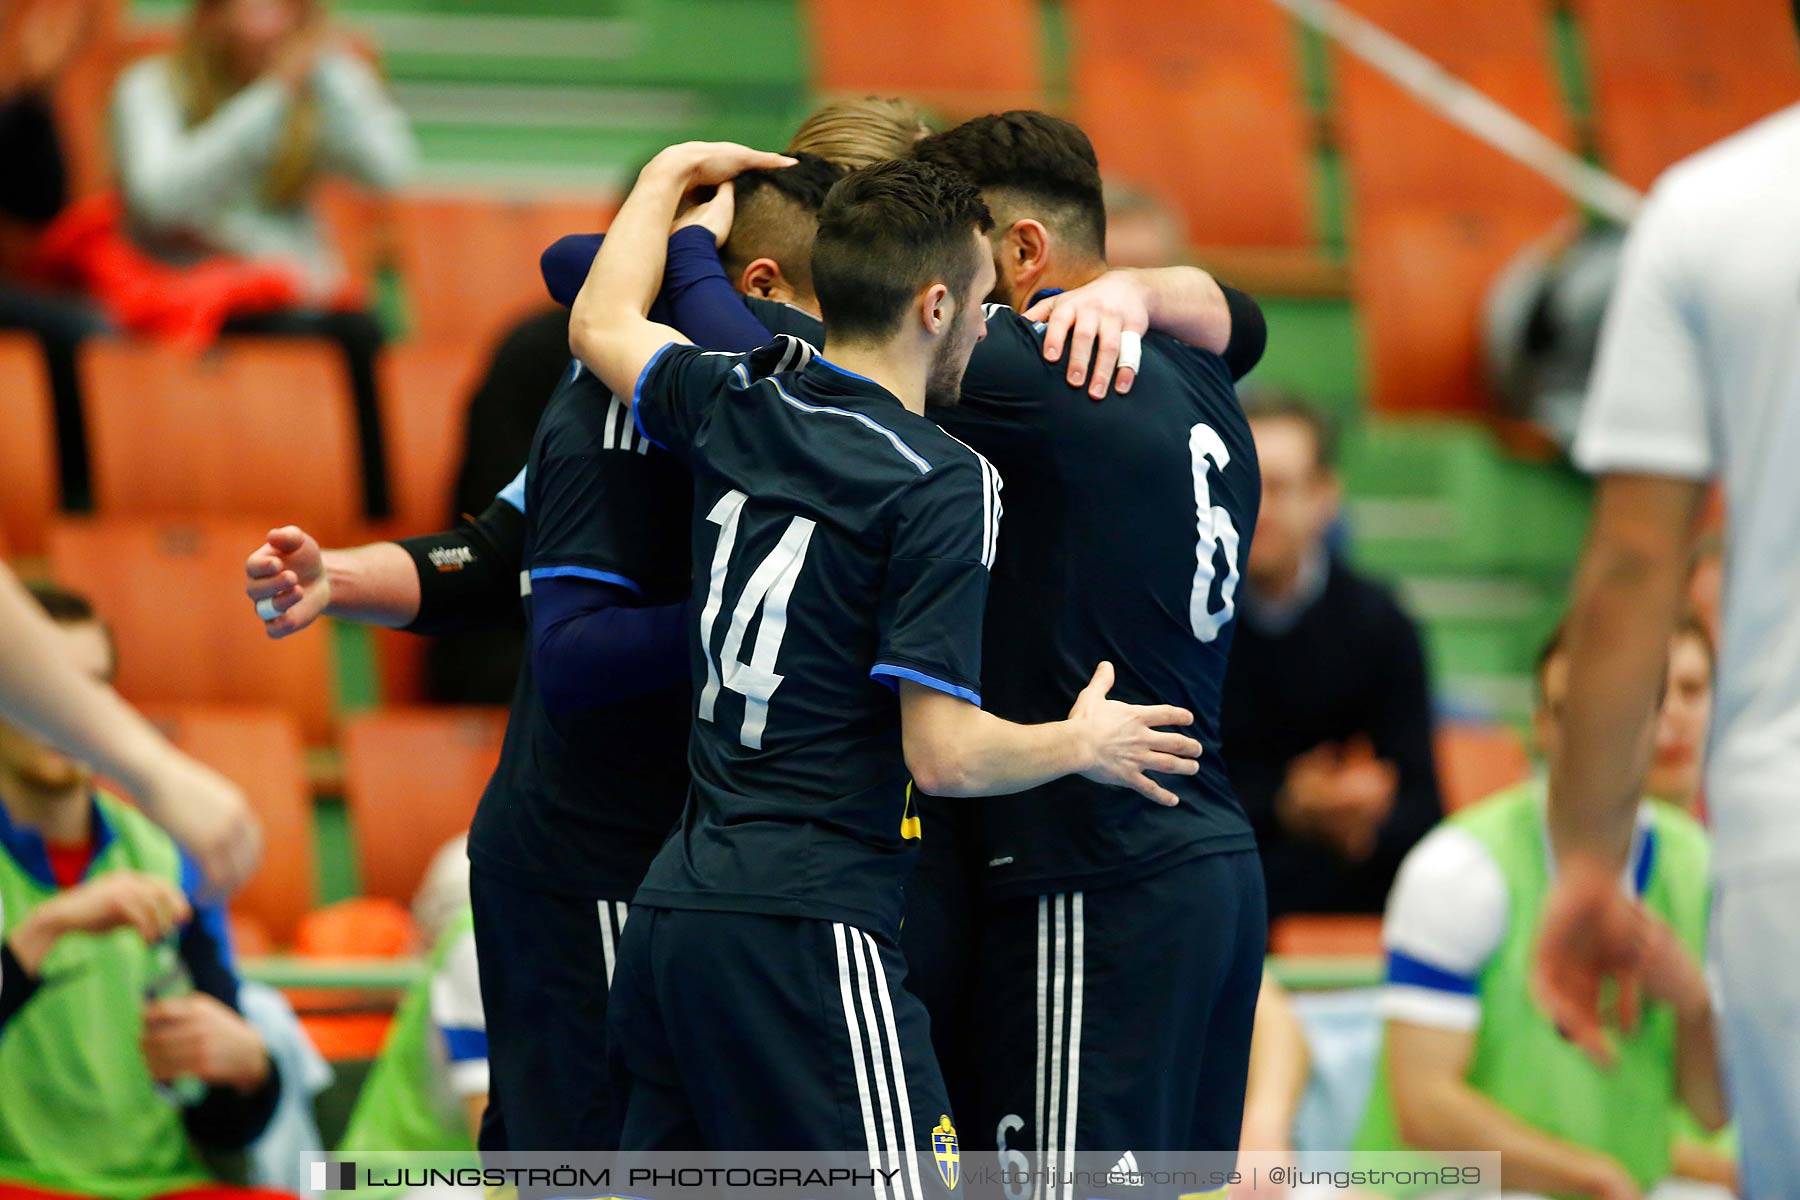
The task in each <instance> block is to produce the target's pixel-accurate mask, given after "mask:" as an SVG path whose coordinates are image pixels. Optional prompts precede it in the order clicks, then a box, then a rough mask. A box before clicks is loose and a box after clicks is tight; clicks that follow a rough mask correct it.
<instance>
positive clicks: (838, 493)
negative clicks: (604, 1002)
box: [637, 337, 999, 936]
mask: <svg viewBox="0 0 1800 1200" xmlns="http://www.w3.org/2000/svg"><path fill="white" fill-rule="evenodd" d="M784 369H785V370H786V372H787V373H785V374H782V373H780V372H781V371H783V370H784ZM638 392H639V395H638V400H637V416H638V419H639V421H640V423H641V426H642V429H643V431H644V432H645V433H646V434H647V435H648V436H649V437H650V438H652V439H654V440H655V441H656V442H658V443H659V444H662V445H665V446H667V447H668V448H669V449H670V450H671V451H673V452H674V454H675V455H676V456H677V457H679V458H683V459H685V460H687V462H688V464H689V466H690V467H691V468H692V470H693V474H694V493H693V497H694V502H693V529H694V532H693V538H692V543H693V576H694V587H693V593H692V600H691V603H692V605H693V612H694V613H695V614H696V617H695V621H694V626H693V637H692V651H693V667H694V683H695V689H696V691H695V696H694V715H695V721H694V728H693V737H692V740H691V748H690V765H691V766H692V769H693V776H694V784H693V790H692V793H691V797H690V799H689V801H688V804H687V807H686V809H685V810H684V811H683V813H682V817H681V822H680V824H679V826H678V827H677V830H676V833H675V835H674V836H673V837H672V838H671V839H670V841H669V843H668V845H666V846H665V847H664V848H663V850H662V852H661V853H660V854H659V855H657V858H656V861H655V862H654V863H653V864H652V865H651V867H650V871H649V874H648V875H647V876H646V878H645V880H644V886H643V888H642V889H641V890H640V891H639V892H638V897H637V899H638V903H640V904H650V905H657V906H661V907H665V908H688V909H706V910H714V911H733V912H752V913H764V914H770V915H778V916H801V917H812V918H818V919H823V920H831V921H842V922H845V923H848V924H852V925H856V926H859V927H862V928H865V929H870V930H872V931H876V932H883V933H887V934H888V935H890V936H891V935H892V934H893V933H895V932H896V931H897V929H898V927H899V918H900V909H901V892H902V886H903V884H904V882H905V879H906V877H907V875H908V873H909V872H910V870H911V867H912V862H913V858H914V853H915V849H916V839H917V837H918V830H919V826H918V820H917V816H916V814H915V813H913V812H912V811H911V809H910V799H909V783H908V774H907V769H906V762H905V759H904V757H903V756H902V753H901V741H900V714H899V705H898V701H897V699H896V695H895V689H896V688H897V686H898V683H897V681H898V680H900V679H912V680H915V681H917V682H920V683H923V684H925V685H927V686H930V687H934V688H938V689H940V690H943V691H945V692H949V693H951V694H953V695H957V696H962V697H964V698H966V699H968V700H970V701H972V702H974V703H980V695H979V684H980V674H981V623H982V611H983V605H984V603H985V601H986V598H987V582H988V569H989V567H990V565H991V564H992V561H993V555H994V548H995V541H996V537H997V534H998V526H999V480H998V478H997V476H996V475H995V474H994V472H993V469H992V468H991V467H990V466H989V465H988V464H987V463H986V462H985V461H984V460H983V459H982V458H981V457H980V456H979V455H977V454H975V453H974V452H973V451H971V450H970V449H969V448H968V447H967V446H964V445H963V444H961V443H960V442H958V441H956V440H955V439H954V438H951V437H949V436H947V435H945V433H944V432H943V431H942V430H941V429H939V428H938V427H937V426H936V425H935V424H933V423H932V422H930V421H928V420H926V419H925V418H924V417H921V416H918V415H916V414H914V413H912V412H909V411H908V410H907V409H906V408H904V407H903V406H902V405H901V404H900V402H899V400H897V399H896V398H895V397H894V396H893V395H892V393H890V392H888V391H886V390H885V389H884V388H882V387H880V386H879V385H877V384H876V383H874V382H873V381H872V380H869V379H866V378H864V377H862V376H860V375H855V374H852V373H850V372H848V371H845V370H843V369H841V368H839V367H836V366H834V365H832V364H830V363H827V362H825V361H824V360H823V359H820V358H815V357H813V355H812V352H811V350H810V348H809V347H808V346H807V345H806V344H805V343H803V342H800V341H798V340H796V339H793V338H785V337H784V338H778V339H777V340H776V341H775V342H772V343H771V344H770V345H768V346H765V347H763V348H761V349H760V350H756V351H753V352H752V353H750V354H748V355H730V354H719V353H712V352H707V351H702V350H697V349H695V348H693V347H690V346H679V345H670V346H668V347H665V348H664V349H663V350H662V351H661V352H659V354H658V355H657V357H656V358H655V359H653V360H652V362H651V363H650V365H649V366H648V367H646V368H645V370H644V374H643V378H642V379H641V380H640V381H639V384H638Z"/></svg>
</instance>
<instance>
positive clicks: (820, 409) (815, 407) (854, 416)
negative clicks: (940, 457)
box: [764, 364, 931, 475]
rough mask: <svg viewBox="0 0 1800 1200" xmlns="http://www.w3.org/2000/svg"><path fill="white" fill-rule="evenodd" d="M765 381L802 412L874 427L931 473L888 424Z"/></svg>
mask: <svg viewBox="0 0 1800 1200" xmlns="http://www.w3.org/2000/svg"><path fill="white" fill-rule="evenodd" d="M827 365H829V364H827ZM840 369H841V368H840ZM845 374H849V372H847V371H846V372H845ZM764 382H765V383H772V384H774V385H775V390H776V391H777V392H779V393H780V394H781V398H782V399H783V400H785V401H787V402H788V403H789V404H791V405H792V406H794V407H795V408H797V409H799V410H800V411H801V412H807V413H831V414H833V415H835V416H839V417H849V418H850V419H851V420H852V421H855V422H856V423H857V424H859V425H865V426H867V427H868V428H870V429H873V430H874V431H875V432H876V433H879V434H880V435H881V436H882V437H884V438H886V439H887V440H888V441H889V442H891V443H893V446H894V449H896V450H898V451H899V452H900V457H902V458H904V459H905V460H906V461H907V462H909V463H911V464H912V465H913V466H914V467H916V468H918V471H919V474H921V475H929V474H930V473H931V464H930V463H928V462H926V461H925V460H924V459H923V458H922V457H920V456H919V453H918V452H917V451H916V450H914V449H913V448H912V447H911V446H908V445H907V444H906V443H905V442H903V441H901V440H900V435H899V434H897V433H895V432H894V431H893V430H891V429H889V428H888V427H887V426H885V425H882V424H879V423H878V422H876V421H873V420H871V419H870V418H868V417H865V416H864V415H863V414H861V413H859V412H851V411H850V410H849V409H847V408H832V407H830V406H829V405H821V404H808V403H806V401H804V400H796V399H794V397H793V396H792V395H791V394H790V393H789V392H788V390H787V389H786V388H784V387H782V386H781V381H780V380H779V379H774V378H770V379H766V380H764Z"/></svg>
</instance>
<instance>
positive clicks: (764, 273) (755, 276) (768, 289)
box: [738, 258, 794, 304]
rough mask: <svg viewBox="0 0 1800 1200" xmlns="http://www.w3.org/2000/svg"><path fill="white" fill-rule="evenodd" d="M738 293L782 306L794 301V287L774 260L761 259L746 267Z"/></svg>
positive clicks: (739, 280) (740, 279)
mask: <svg viewBox="0 0 1800 1200" xmlns="http://www.w3.org/2000/svg"><path fill="white" fill-rule="evenodd" d="M738 291H740V292H742V293H743V294H744V295H746V296H760V297H762V298H763V299H764V300H775V301H778V302H780V303H782V304H792V303H793V301H794V287H793V285H792V284H790V283H789V282H788V281H787V278H786V276H784V275H782V273H781V264H780V263H778V262H776V261H775V260H774V259H772V258H759V259H757V260H756V261H755V262H752V263H751V264H750V265H749V266H747V267H745V268H744V273H743V274H742V275H740V276H738Z"/></svg>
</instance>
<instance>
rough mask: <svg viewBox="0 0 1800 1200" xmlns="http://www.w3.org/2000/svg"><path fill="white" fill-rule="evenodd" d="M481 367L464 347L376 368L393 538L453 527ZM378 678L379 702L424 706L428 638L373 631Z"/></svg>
mask: <svg viewBox="0 0 1800 1200" xmlns="http://www.w3.org/2000/svg"><path fill="white" fill-rule="evenodd" d="M480 369H481V360H480V358H479V357H478V356H477V355H476V354H475V353H474V348H473V347H471V346H469V345H468V344H466V343H461V342H425V343H419V342H413V343H407V344H405V345H401V346H396V347H390V348H389V349H388V350H387V352H386V354H385V357H384V359H383V362H382V364H381V372H382V374H381V404H382V415H381V420H382V426H383V428H384V429H385V430H386V433H387V444H388V477H389V479H390V480H391V482H392V492H391V494H392V496H393V503H394V519H393V524H392V527H393V530H394V533H395V535H396V536H399V537H404V536H407V535H409V534H415V533H427V532H430V531H431V530H434V529H442V528H444V526H445V525H446V524H447V523H448V522H449V521H450V520H451V519H452V517H453V515H454V514H452V513H451V511H450V502H451V492H452V491H453V489H454V487H455V484H456V470H457V466H458V465H459V461H460V455H461V451H462V443H463V426H464V420H465V417H466V415H467V411H468V403H469V396H470V395H471V394H472V393H473V392H474V390H475V384H476V376H477V373H478V372H479V370H480ZM370 633H371V637H372V638H373V641H374V645H375V656H376V661H377V664H378V665H379V668H380V671H381V698H382V700H383V701H384V702H386V703H388V704H396V703H400V704H416V703H418V702H419V701H421V700H423V699H424V698H425V654H426V651H427V650H428V649H429V647H430V642H429V641H428V640H427V639H426V638H422V637H416V636H414V635H413V634H410V633H400V632H398V631H396V630H392V629H373V630H371V631H370Z"/></svg>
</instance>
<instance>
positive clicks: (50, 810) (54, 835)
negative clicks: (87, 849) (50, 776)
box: [0, 767, 88, 843]
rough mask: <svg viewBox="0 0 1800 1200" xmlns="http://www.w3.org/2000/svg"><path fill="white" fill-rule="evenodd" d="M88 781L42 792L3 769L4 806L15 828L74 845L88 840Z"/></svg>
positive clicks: (1, 801)
mask: <svg viewBox="0 0 1800 1200" xmlns="http://www.w3.org/2000/svg"><path fill="white" fill-rule="evenodd" d="M87 790H88V785H87V783H86V781H81V782H77V783H74V784H71V785H70V786H68V787H62V788H42V787H37V786H35V785H34V784H32V783H31V782H30V781H29V780H26V779H22V778H20V777H19V776H18V775H17V774H15V773H14V772H12V771H10V770H7V769H6V768H4V767H0V804H3V805H5V807H6V815H7V817H8V819H10V820H11V821H12V823H13V824H14V825H18V826H23V827H25V828H27V829H35V830H37V832H38V835H39V836H40V837H42V838H43V839H44V840H45V841H47V842H58V843H73V842H79V841H82V840H83V839H85V838H86V837H87V836H88V806H87Z"/></svg>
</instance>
